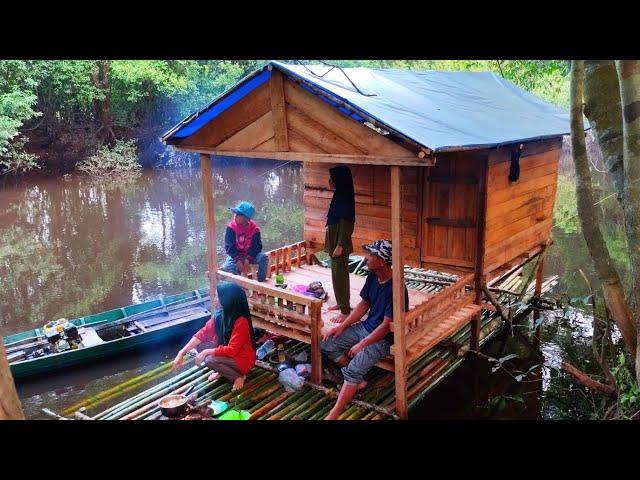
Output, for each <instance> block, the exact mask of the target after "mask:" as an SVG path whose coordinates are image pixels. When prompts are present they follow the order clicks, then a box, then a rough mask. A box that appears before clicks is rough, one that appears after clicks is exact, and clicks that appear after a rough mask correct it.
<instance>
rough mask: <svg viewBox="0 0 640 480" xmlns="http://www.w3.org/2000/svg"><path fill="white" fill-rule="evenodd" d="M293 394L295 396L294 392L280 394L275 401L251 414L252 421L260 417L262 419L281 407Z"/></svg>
mask: <svg viewBox="0 0 640 480" xmlns="http://www.w3.org/2000/svg"><path fill="white" fill-rule="evenodd" d="M292 394H293V392H283V393H281V394H279V395H278V396H277V397H276V398H274V399H273V400H271V401H269V402H268V403H266V404H265V405H263V406H261V407H259V408H258V409H256V410H254V411H253V412H252V413H251V417H250V420H256V419H258V418H260V417H262V416H264V415H267V414H268V413H269V412H270V411H271V410H272V409H273V408H274V407H276V406H277V405H279V404H280V403H281V402H283V401H285V400H286V399H287V398H289V397H290V396H291V395H292Z"/></svg>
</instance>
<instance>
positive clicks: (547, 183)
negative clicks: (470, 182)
mask: <svg viewBox="0 0 640 480" xmlns="http://www.w3.org/2000/svg"><path fill="white" fill-rule="evenodd" d="M558 143H559V142H558V141H557V140H556V141H548V142H540V143H538V144H537V145H535V146H534V147H530V152H528V151H527V147H525V150H524V151H523V155H522V156H521V157H520V178H519V179H518V180H517V181H516V182H509V168H510V159H511V153H510V149H506V148H505V149H499V150H497V151H494V152H492V153H491V154H490V157H489V176H488V181H487V192H488V198H487V229H486V239H485V266H484V271H485V273H488V272H490V271H491V270H492V269H494V268H496V267H499V266H500V265H502V264H503V263H505V262H508V261H511V260H513V259H514V258H516V257H517V256H519V255H521V254H522V253H525V252H527V251H528V250H530V249H531V248H533V247H535V246H536V245H538V244H540V243H543V242H544V241H545V240H546V239H548V238H549V237H550V236H551V228H552V226H553V206H554V203H555V197H556V187H557V178H558V164H559V159H560V153H561V149H560V147H559V144H558Z"/></svg>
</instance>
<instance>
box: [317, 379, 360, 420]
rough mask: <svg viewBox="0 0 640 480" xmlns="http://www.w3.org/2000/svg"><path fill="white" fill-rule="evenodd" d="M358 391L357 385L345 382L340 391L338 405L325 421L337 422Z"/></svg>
mask: <svg viewBox="0 0 640 480" xmlns="http://www.w3.org/2000/svg"><path fill="white" fill-rule="evenodd" d="M357 391H358V385H357V384H353V383H347V382H344V383H343V384H342V389H340V394H339V395H338V400H337V401H336V404H335V405H334V406H333V408H332V409H331V411H330V412H329V415H327V417H326V418H325V420H337V419H338V417H339V416H340V414H341V413H342V412H343V411H344V409H345V407H346V406H347V404H348V403H349V402H350V401H351V399H352V398H353V396H354V395H355V394H356V392H357Z"/></svg>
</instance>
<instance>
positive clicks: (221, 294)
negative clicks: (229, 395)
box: [173, 282, 256, 390]
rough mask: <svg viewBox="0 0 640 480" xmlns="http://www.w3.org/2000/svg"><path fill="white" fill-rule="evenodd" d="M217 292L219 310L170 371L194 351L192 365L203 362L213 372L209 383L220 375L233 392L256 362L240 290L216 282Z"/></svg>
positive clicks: (254, 345) (235, 286)
mask: <svg viewBox="0 0 640 480" xmlns="http://www.w3.org/2000/svg"><path fill="white" fill-rule="evenodd" d="M217 292H218V300H219V301H220V305H221V306H222V308H219V309H217V310H216V311H215V312H214V315H213V316H212V317H211V319H210V320H209V321H208V322H207V323H206V324H205V326H204V327H202V328H201V329H200V330H199V331H198V332H197V333H196V334H195V335H194V336H193V337H192V338H191V340H189V342H188V343H187V344H186V345H185V346H184V347H182V349H181V350H180V351H179V352H178V354H177V355H176V358H175V360H174V361H173V368H174V369H175V368H178V367H179V366H180V365H182V359H183V357H184V355H185V353H187V352H188V351H190V350H191V349H192V348H196V349H197V350H198V352H199V353H198V355H197V356H196V360H195V361H196V365H201V364H202V363H204V364H205V365H206V366H207V367H209V369H211V370H213V373H212V374H211V375H210V376H209V380H210V381H213V380H215V379H216V378H217V377H218V376H220V375H222V376H223V377H225V378H228V379H229V380H231V381H232V382H233V389H234V390H237V389H239V388H242V386H243V385H244V380H245V377H246V375H247V373H248V372H249V370H251V369H252V368H253V366H254V365H255V363H256V342H255V338H254V335H253V325H252V323H251V313H250V312H249V303H248V302H247V296H246V294H245V293H244V290H242V288H240V287H239V286H238V285H236V284H235V283H229V282H222V283H219V284H218V287H217Z"/></svg>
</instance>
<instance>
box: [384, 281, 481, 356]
mask: <svg viewBox="0 0 640 480" xmlns="http://www.w3.org/2000/svg"><path fill="white" fill-rule="evenodd" d="M473 279H474V274H473V273H470V274H468V275H465V276H464V277H462V278H460V279H459V280H458V281H457V282H456V283H454V284H453V285H449V286H448V287H446V288H445V289H444V290H442V291H440V292H438V294H436V295H434V296H433V297H431V298H430V299H428V300H427V301H426V302H424V303H422V304H420V305H418V306H416V308H414V309H413V310H410V311H409V312H407V313H406V314H405V335H406V340H405V342H406V348H407V349H409V348H410V347H411V346H412V345H414V344H415V343H416V342H417V341H418V340H420V338H421V337H422V336H423V334H424V333H425V330H426V329H427V328H429V326H430V324H431V323H432V322H438V321H442V320H443V318H442V317H443V315H444V314H446V313H447V312H448V311H449V310H451V308H452V307H454V306H456V305H457V304H458V303H459V302H460V301H461V299H462V298H463V297H465V296H467V295H466V292H465V289H466V286H467V285H473ZM394 323H395V322H392V324H391V329H392V330H393V329H394V328H395V325H394Z"/></svg>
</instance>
